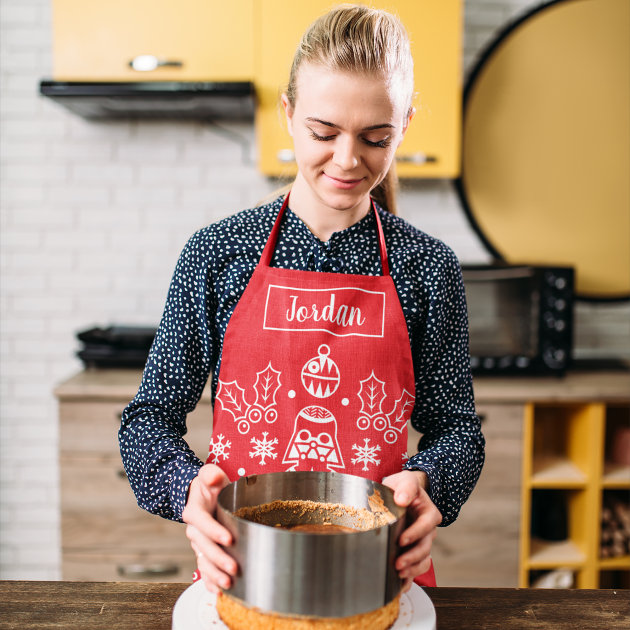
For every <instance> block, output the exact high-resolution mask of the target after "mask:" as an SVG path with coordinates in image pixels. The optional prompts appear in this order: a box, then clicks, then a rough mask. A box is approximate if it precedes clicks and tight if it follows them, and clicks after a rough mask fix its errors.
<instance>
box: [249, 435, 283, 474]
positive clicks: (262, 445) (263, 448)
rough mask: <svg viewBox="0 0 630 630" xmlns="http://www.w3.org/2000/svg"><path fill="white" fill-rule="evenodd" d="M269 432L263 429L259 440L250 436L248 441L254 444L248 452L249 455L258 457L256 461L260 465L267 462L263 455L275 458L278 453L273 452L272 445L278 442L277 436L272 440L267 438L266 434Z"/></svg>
mask: <svg viewBox="0 0 630 630" xmlns="http://www.w3.org/2000/svg"><path fill="white" fill-rule="evenodd" d="M268 435H269V434H268V433H267V431H263V436H262V439H261V440H257V439H256V438H254V437H253V438H252V439H251V440H250V442H251V443H252V444H253V445H254V450H253V451H250V452H249V456H250V457H252V458H254V457H260V461H259V462H258V463H259V464H260V465H261V466H264V465H265V464H266V463H267V462H266V461H265V457H271V459H276V457H278V453H276V452H275V450H276V449H275V448H274V445H276V444H277V443H278V438H273V440H268V439H267V436H268Z"/></svg>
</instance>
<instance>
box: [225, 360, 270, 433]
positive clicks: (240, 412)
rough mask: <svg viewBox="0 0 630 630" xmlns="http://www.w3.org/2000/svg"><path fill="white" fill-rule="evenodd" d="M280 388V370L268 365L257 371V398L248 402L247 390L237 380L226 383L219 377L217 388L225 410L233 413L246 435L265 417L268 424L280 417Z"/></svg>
mask: <svg viewBox="0 0 630 630" xmlns="http://www.w3.org/2000/svg"><path fill="white" fill-rule="evenodd" d="M278 389H280V372H279V371H278V370H274V369H273V368H272V367H271V362H269V365H267V367H266V368H265V369H264V370H262V371H260V372H256V383H255V385H254V392H255V394H256V399H255V401H254V402H253V403H251V404H250V403H248V402H247V400H246V399H245V390H244V389H243V388H242V387H240V386H239V384H238V382H237V381H230V382H229V383H225V382H224V381H222V380H221V379H219V386H218V388H217V396H216V398H217V400H218V401H219V402H220V403H221V408H222V409H223V411H227V412H228V413H231V414H232V417H233V418H234V422H236V423H237V424H236V426H237V428H238V431H239V433H241V434H243V435H246V434H247V433H249V429H250V427H251V425H252V424H256V423H258V422H260V421H261V420H262V419H263V418H264V420H265V422H266V423H267V424H273V423H274V422H275V421H276V420H277V419H278V411H277V410H276V393H277V391H278Z"/></svg>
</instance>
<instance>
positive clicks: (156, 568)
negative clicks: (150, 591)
mask: <svg viewBox="0 0 630 630" xmlns="http://www.w3.org/2000/svg"><path fill="white" fill-rule="evenodd" d="M116 569H117V571H118V575H121V576H123V577H130V578H148V577H155V576H166V575H176V574H177V573H179V565H177V564H173V563H164V564H119V565H118V566H117V567H116Z"/></svg>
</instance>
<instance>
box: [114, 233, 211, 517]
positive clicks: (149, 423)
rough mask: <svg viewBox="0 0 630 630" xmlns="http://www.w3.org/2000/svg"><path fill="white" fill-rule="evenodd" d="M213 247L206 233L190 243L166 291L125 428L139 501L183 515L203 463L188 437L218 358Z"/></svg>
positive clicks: (125, 450)
mask: <svg viewBox="0 0 630 630" xmlns="http://www.w3.org/2000/svg"><path fill="white" fill-rule="evenodd" d="M209 251H210V248H209V247H207V246H205V244H204V245H203V246H200V235H199V234H197V235H195V236H194V237H193V238H191V239H190V241H189V242H188V244H187V245H186V247H185V248H184V250H183V252H182V254H181V256H180V258H179V261H178V263H177V267H176V269H175V273H174V275H173V279H172V281H171V286H170V289H169V292H168V297H167V300H166V308H165V310H164V314H163V316H162V320H161V322H160V325H159V327H158V330H157V334H156V337H155V340H154V342H153V345H152V348H151V351H150V354H149V359H148V361H147V365H146V367H145V370H144V374H143V378H142V383H141V385H140V389H139V391H138V394H137V395H136V397H135V398H134V400H133V401H132V402H131V403H130V404H129V405H128V406H127V408H126V409H125V411H124V413H123V417H122V422H121V427H120V431H119V442H120V450H121V455H122V459H123V462H124V464H125V471H126V473H127V476H128V478H129V482H130V484H131V486H132V488H133V489H134V492H135V494H136V498H137V500H138V504H139V505H140V506H141V507H142V508H144V509H146V510H148V511H149V512H152V513H154V514H158V515H160V516H162V517H164V518H167V519H172V520H181V515H182V512H183V510H184V505H185V502H186V496H187V491H188V486H189V485H190V482H191V481H192V480H193V479H194V477H195V476H196V475H197V474H198V472H199V468H200V467H201V466H202V465H203V462H201V461H200V460H199V459H198V458H197V457H196V456H195V454H194V452H193V451H192V450H191V449H190V447H189V446H188V444H187V443H186V441H185V439H184V435H185V433H186V414H188V413H189V412H190V411H192V410H193V409H194V408H195V406H196V404H197V402H198V400H199V398H200V397H201V393H202V391H203V388H204V386H205V384H206V381H207V379H208V375H209V373H210V370H211V367H212V365H213V363H214V361H215V360H216V348H215V344H214V341H213V340H214V339H215V338H216V333H214V334H213V332H212V326H211V324H210V320H209V318H208V314H209V313H211V312H212V310H213V309H214V304H213V294H212V284H211V283H210V282H208V273H209V270H210V261H209Z"/></svg>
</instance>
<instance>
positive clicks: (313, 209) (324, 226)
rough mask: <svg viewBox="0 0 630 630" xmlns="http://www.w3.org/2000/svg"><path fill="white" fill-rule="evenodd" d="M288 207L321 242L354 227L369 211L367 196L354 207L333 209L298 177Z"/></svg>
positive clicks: (292, 188)
mask: <svg viewBox="0 0 630 630" xmlns="http://www.w3.org/2000/svg"><path fill="white" fill-rule="evenodd" d="M289 207H290V208H291V210H292V212H293V213H294V214H296V215H297V216H298V217H299V218H300V219H302V221H304V223H305V224H306V226H307V227H308V229H309V230H310V231H311V232H312V233H313V234H314V235H315V236H316V237H317V238H318V239H319V240H320V241H322V242H324V243H325V242H326V241H328V240H329V239H330V237H331V236H332V234H333V233H334V232H341V231H342V230H345V229H346V228H349V227H350V226H351V225H354V224H355V223H357V222H358V221H360V220H361V219H362V218H363V217H365V216H366V215H367V213H368V212H369V211H370V207H371V201H370V198H369V196H366V197H365V198H363V199H362V200H361V201H360V202H359V203H358V204H356V205H355V206H352V207H349V208H345V207H340V208H334V207H331V206H328V205H326V203H325V202H324V201H323V200H322V199H320V198H319V197H318V196H317V195H315V194H314V193H313V191H312V189H311V187H310V186H309V185H308V183H307V182H306V181H304V179H302V178H301V177H300V175H299V174H298V176H297V177H296V179H295V182H294V183H293V186H292V187H291V197H290V199H289Z"/></svg>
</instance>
